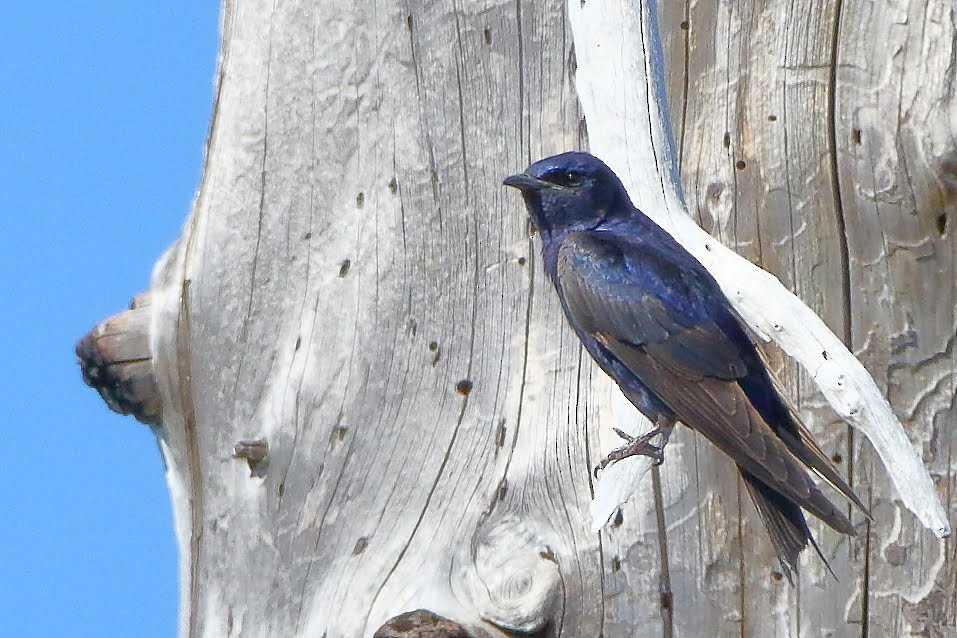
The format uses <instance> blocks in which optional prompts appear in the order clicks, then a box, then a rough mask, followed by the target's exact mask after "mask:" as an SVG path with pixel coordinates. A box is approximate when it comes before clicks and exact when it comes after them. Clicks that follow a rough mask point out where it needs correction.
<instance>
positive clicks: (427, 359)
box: [104, 0, 957, 638]
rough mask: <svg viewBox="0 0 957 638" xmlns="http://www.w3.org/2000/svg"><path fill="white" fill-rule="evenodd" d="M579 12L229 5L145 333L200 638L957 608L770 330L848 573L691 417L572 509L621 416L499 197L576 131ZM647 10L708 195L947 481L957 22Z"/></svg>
mask: <svg viewBox="0 0 957 638" xmlns="http://www.w3.org/2000/svg"><path fill="white" fill-rule="evenodd" d="M589 2H591V0H589ZM589 7H590V5H589ZM638 7H639V5H638V4H635V5H634V7H633V8H638ZM584 8H585V7H582V6H581V4H580V3H579V2H578V0H572V2H571V3H570V4H569V5H566V4H565V3H564V1H563V0H547V1H545V2H541V3H508V4H505V3H501V2H495V1H492V0H476V1H475V2H470V3H461V2H456V1H454V0H439V1H436V2H428V3H424V2H412V3H407V4H405V5H402V6H399V5H395V4H392V5H389V4H386V5H380V4H378V3H373V2H367V1H365V0H358V1H356V0H350V1H346V0H333V1H330V2H314V1H310V0H290V1H288V2H284V3H279V4H274V3H268V2H265V1H264V0H229V1H227V2H226V3H225V6H224V15H223V43H222V53H221V60H220V69H219V77H218V81H217V102H216V108H215V113H214V120H213V124H212V127H211V131H210V137H209V140H208V149H207V162H206V167H205V171H204V175H203V180H202V183H201V186H200V190H199V193H198V195H197V199H196V202H195V205H194V209H193V212H192V214H191V216H190V219H189V221H188V223H187V226H186V229H185V231H184V234H183V237H182V238H181V239H180V240H179V241H178V242H177V244H176V245H174V246H173V248H172V249H171V250H170V251H169V252H168V253H167V255H166V256H165V257H164V258H163V260H162V261H161V263H160V264H159V265H158V266H157V268H156V269H155V273H154V279H153V282H152V287H151V295H152V296H151V299H152V301H151V307H150V315H151V321H150V325H152V326H153V327H154V332H153V333H152V334H150V335H149V342H148V346H149V347H148V348H146V345H147V341H146V340H145V337H144V338H142V339H141V340H140V342H139V344H140V345H139V346H137V352H138V353H139V354H143V353H144V352H145V353H147V354H148V358H151V359H150V360H151V365H152V368H153V371H154V372H155V379H156V381H155V382H156V384H157V388H158V391H159V393H160V396H161V397H162V408H163V427H162V428H161V429H157V433H158V436H159V438H160V444H161V449H162V450H163V453H164V457H165V459H166V461H167V467H168V478H169V482H170V489H171V492H172V495H173V504H174V513H175V517H176V528H177V535H178V537H179V542H180V546H181V570H180V573H181V583H180V584H181V625H180V627H181V635H182V636H199V635H208V636H242V635H254V636H259V635H283V636H300V635H301V636H306V635H308V636H313V635H315V636H322V635H325V636H327V637H328V638H334V637H338V636H348V637H352V636H371V635H374V634H375V635H401V634H400V633H398V634H397V633H396V632H401V631H404V630H405V629H404V628H405V627H406V625H405V624H404V623H405V621H406V620H410V619H411V618H412V617H413V616H414V617H415V618H416V619H418V620H416V621H415V622H420V624H422V625H423V626H424V625H428V624H430V623H431V626H433V627H434V628H435V629H436V630H437V631H445V632H446V633H444V634H442V633H439V634H438V635H449V636H453V635H456V633H455V632H456V631H459V630H460V629H461V630H462V631H463V632H464V631H465V630H467V631H468V632H469V633H472V634H474V635H482V636H504V635H512V634H514V633H516V632H525V633H530V632H534V634H535V635H548V636H568V637H571V636H600V635H601V636H606V637H609V638H611V637H615V636H658V635H666V636H670V635H673V634H674V635H682V636H701V635H709V636H711V635H715V636H725V635H729V636H730V635H735V636H737V635H754V636H765V635H778V636H783V635H788V636H791V635H793V636H798V635H810V634H814V635H817V634H822V635H829V632H830V634H831V635H856V634H858V633H862V634H867V633H868V632H869V634H870V635H878V634H881V633H887V634H888V635H910V634H912V633H916V634H919V632H924V633H925V634H926V635H930V636H938V635H941V636H943V635H949V633H948V632H951V633H953V631H955V625H957V623H955V620H954V614H955V609H954V607H955V605H954V602H953V601H954V596H955V593H954V592H955V587H957V586H955V584H954V578H955V571H954V570H955V567H954V565H955V563H957V557H955V555H954V552H955V550H954V546H955V545H954V544H953V543H950V544H946V543H944V542H943V541H938V540H936V539H935V538H934V537H933V536H932V535H931V534H929V533H928V532H924V531H922V528H921V527H920V525H919V524H918V523H916V522H915V521H914V520H913V519H912V517H911V515H910V513H909V512H907V511H906V510H904V509H903V508H902V507H901V506H900V504H899V503H896V502H895V501H894V499H895V492H894V491H893V487H892V486H891V485H889V484H888V483H887V481H886V479H884V478H883V471H882V470H881V469H880V467H879V463H878V462H877V461H872V460H871V459H870V456H869V454H870V453H869V451H868V446H867V445H866V444H864V443H862V442H861V440H860V439H861V438H862V437H859V436H858V437H854V438H853V440H852V439H851V438H850V437H849V436H848V433H847V430H846V429H845V428H844V426H842V425H840V421H839V420H838V419H837V418H836V417H834V416H833V415H832V413H831V412H830V410H829V409H827V408H826V404H825V402H824V401H823V399H821V398H820V396H819V395H818V394H817V393H816V392H814V391H813V390H812V388H813V387H814V386H813V384H812V383H811V381H810V379H809V378H808V377H807V376H806V375H804V374H803V373H800V372H798V371H797V369H796V367H794V366H791V365H790V364H785V362H784V359H783V358H782V357H780V356H779V355H776V354H774V353H772V356H773V357H775V361H776V362H777V363H778V365H780V366H781V368H782V374H783V376H784V377H785V379H786V381H787V383H788V388H789V392H790V393H791V395H792V396H795V397H798V398H800V399H801V408H802V413H803V414H804V416H805V418H806V419H807V420H808V422H809V424H810V425H811V426H812V428H813V429H814V430H815V432H816V433H818V434H819V435H822V436H821V440H822V441H823V444H824V447H825V449H827V450H828V451H829V452H832V453H834V454H836V455H839V457H840V459H841V461H840V462H841V464H842V465H846V466H847V467H848V471H849V473H850V474H851V476H852V477H853V480H854V484H855V486H856V487H857V489H858V490H859V491H860V492H861V493H862V495H867V497H868V500H869V501H870V502H871V503H872V504H873V505H874V513H875V519H876V522H875V523H874V524H873V525H872V526H871V527H870V528H869V529H868V530H865V532H866V533H865V534H864V535H862V536H861V537H860V538H859V539H858V540H855V541H853V542H852V543H848V542H847V541H846V540H842V539H839V538H837V537H836V535H834V534H832V533H830V532H828V531H822V532H820V534H819V537H820V539H821V546H822V549H823V551H824V552H825V554H826V555H827V556H828V558H829V560H830V561H831V563H832V565H833V566H834V568H835V571H836V572H837V574H838V576H839V578H840V581H839V582H835V581H834V580H833V579H830V577H828V576H826V574H825V572H824V570H823V569H822V567H821V565H820V563H819V562H817V559H816V558H815V557H814V556H807V559H806V561H805V563H804V565H803V567H802V576H801V579H800V582H799V585H798V587H797V588H794V589H791V588H789V587H788V586H787V584H786V581H783V580H782V579H781V578H780V574H777V572H776V564H775V562H774V558H773V553H772V551H771V549H770V546H769V544H768V543H767V541H766V539H765V535H764V532H763V530H762V529H761V526H760V523H759V522H758V520H757V518H756V514H755V513H754V511H753V508H752V507H751V505H749V504H748V503H749V501H748V499H747V495H746V494H744V493H742V490H741V486H740V485H739V484H738V482H737V480H736V478H734V476H735V475H734V473H733V472H732V471H731V470H732V468H731V466H730V463H729V462H727V461H726V460H725V459H723V458H722V457H720V456H719V455H717V454H716V453H715V452H714V451H713V450H712V449H711V448H710V446H708V445H707V444H706V443H705V442H704V441H702V440H701V439H700V438H699V437H696V436H693V435H692V434H690V433H688V432H687V431H681V430H679V431H678V432H677V433H676V434H675V437H674V438H673V440H672V442H671V443H670V444H669V448H668V461H667V463H666V464H665V466H663V467H662V468H661V470H662V472H661V473H660V474H659V473H657V472H656V473H655V474H654V476H653V477H652V480H651V481H648V480H646V481H645V483H644V484H643V485H642V489H640V490H639V491H638V492H637V493H636V494H635V495H634V496H633V497H632V499H631V500H630V501H629V502H628V503H626V504H625V505H624V506H623V507H622V508H621V511H620V512H619V514H618V515H617V516H616V517H614V518H613V520H612V522H611V523H610V524H609V525H608V526H607V527H606V528H605V529H604V531H603V532H602V533H601V534H600V535H599V534H595V533H593V532H592V531H591V526H592V521H591V520H589V501H590V499H591V493H592V484H591V473H590V469H591V467H593V466H594V464H595V463H596V462H597V460H598V459H599V458H600V457H601V456H602V450H605V449H608V448H609V447H610V446H611V445H612V443H613V441H614V434H613V433H611V431H610V428H609V427H608V426H609V425H611V424H613V423H620V422H621V419H623V418H626V419H628V418H632V417H631V416H628V415H629V410H630V408H623V407H622V405H621V399H620V395H619V394H617V393H616V392H614V391H613V388H612V386H611V383H610V382H609V381H608V379H607V378H606V377H605V376H604V375H603V374H602V373H601V372H600V371H599V370H597V368H595V367H594V366H593V365H592V364H591V362H590V361H589V360H588V359H587V356H585V355H583V353H582V351H581V349H580V347H579V345H578V342H577V341H576V340H575V338H574V336H573V335H572V333H571V332H570V331H569V330H568V328H567V327H566V326H565V324H564V322H563V319H562V317H561V312H560V308H559V306H558V303H557V300H556V299H555V296H554V295H553V294H551V290H550V288H549V287H548V286H547V285H546V283H547V282H546V281H545V280H544V277H543V275H542V272H541V267H540V264H539V263H538V262H539V259H538V254H537V250H538V246H537V243H536V240H535V239H534V238H530V237H529V235H528V232H527V230H528V229H527V225H526V222H525V220H524V215H523V212H522V211H521V206H520V204H519V202H518V200H517V198H514V197H509V195H508V194H506V193H505V192H503V191H502V189H501V188H500V180H501V178H502V176H504V175H505V174H508V173H510V172H515V171H516V170H520V169H522V168H524V166H525V165H526V164H527V163H528V162H529V161H531V160H533V159H536V158H538V157H540V156H543V155H546V154H550V153H553V152H557V151H561V150H567V149H570V148H576V147H578V146H579V145H580V144H581V141H582V139H583V130H582V126H581V124H582V122H581V118H582V113H581V111H580V110H579V106H578V101H577V96H576V93H575V89H576V84H575V79H576V78H575V70H574V69H575V61H576V54H575V52H574V51H573V47H572V44H571V43H572V40H571V33H570V31H569V25H568V24H567V21H568V16H567V15H566V13H570V12H573V11H576V10H584ZM660 11H661V24H662V28H664V29H666V30H667V35H666V37H665V38H664V43H665V50H666V52H668V54H669V55H670V56H671V57H670V67H669V70H667V74H666V77H667V78H668V87H669V90H670V91H671V97H672V101H673V103H674V105H675V108H673V110H672V112H671V117H672V125H673V128H674V130H675V131H676V132H677V133H678V134H679V140H680V148H679V158H680V160H681V170H682V180H683V184H684V191H685V195H686V196H687V201H688V204H689V206H690V208H691V210H692V211H694V212H695V213H696V214H697V217H698V218H699V219H700V221H701V222H702V223H703V224H704V226H705V228H707V229H708V230H709V231H711V232H712V233H713V234H714V235H715V236H716V237H718V238H719V239H721V240H722V241H723V242H725V243H727V244H728V245H730V246H732V247H734V248H736V249H737V250H738V251H739V252H741V253H742V254H744V255H745V256H747V257H748V258H750V259H752V260H753V261H756V262H758V263H759V264H761V265H762V266H764V267H766V268H768V269H769V270H770V271H772V272H773V273H775V274H776V275H777V276H778V277H779V278H780V279H781V280H782V281H783V282H784V283H785V284H786V285H787V286H789V287H790V288H791V289H792V290H794V291H795V292H796V293H797V294H798V295H800V296H801V297H802V298H803V299H804V301H805V302H807V303H808V304H809V305H810V306H811V307H812V308H814V309H815V310H816V311H818V312H819V313H820V314H821V315H822V316H823V317H824V318H825V320H826V321H827V323H828V325H829V326H830V327H831V328H832V329H833V330H835V331H836V332H837V333H838V334H840V335H842V336H843V337H845V338H849V339H850V340H851V342H852V343H853V345H854V347H855V348H856V349H857V350H858V351H859V352H860V353H862V356H863V357H864V360H865V362H866V363H867V364H868V366H869V368H870V369H871V371H872V372H876V373H877V375H878V378H879V379H880V380H881V383H882V384H883V385H884V386H885V387H886V389H887V391H888V393H889V394H890V397H891V399H892V402H893V405H894V407H895V409H896V410H897V413H898V415H899V416H901V417H902V418H903V419H904V421H905V422H906V423H907V425H908V426H909V427H910V428H911V433H912V436H913V437H914V441H915V442H916V443H918V444H919V445H920V446H921V447H922V451H923V452H924V457H925V460H927V461H928V462H929V463H930V464H931V467H932V469H933V471H934V472H935V474H936V476H937V477H938V478H939V480H940V482H939V489H940V491H941V494H942V496H944V497H945V500H948V499H949V495H950V494H951V493H952V490H953V489H954V480H955V479H954V473H953V461H952V456H953V455H952V450H953V445H954V436H955V435H954V434H953V432H952V431H951V430H948V429H947V428H946V425H947V424H948V423H949V422H950V420H951V418H952V416H953V410H954V406H953V404H952V401H953V396H954V386H955V383H957V382H955V380H954V360H953V352H952V350H953V347H952V346H953V340H954V332H955V325H957V321H955V318H954V304H955V300H954V299H953V296H954V293H953V290H952V288H953V286H952V281H953V278H954V272H953V270H954V248H953V240H952V237H951V236H950V234H949V233H948V232H947V230H948V229H947V225H948V219H949V218H948V217H947V216H948V215H950V216H952V215H953V213H954V212H955V210H954V198H955V190H957V189H955V187H957V181H955V177H954V175H953V173H954V170H953V165H954V163H955V162H954V160H953V159H952V158H953V155H952V154H953V153H954V144H953V137H952V133H953V127H954V124H953V122H952V121H951V120H949V119H948V117H952V115H950V114H952V113H953V112H954V105H953V103H952V101H953V99H954V96H953V81H952V80H953V75H954V56H953V51H954V48H953V47H954V12H953V8H952V7H950V6H948V5H947V4H946V3H945V2H944V0H927V2H923V3H921V2H917V1H916V0H915V1H913V2H911V3H910V4H909V5H907V9H906V10H904V11H897V12H893V11H890V12H888V11H884V8H880V7H875V6H873V4H872V3H869V2H863V1H860V2H858V1H857V0H843V1H842V2H835V3H829V4H828V5H826V6H821V5H819V4H814V3H808V2H797V3H792V4H791V5H788V6H784V5H782V4H781V3H769V2H758V1H746V2H743V3H741V2H739V3H731V2H728V1H726V0H718V1H717V2H714V3H687V2H684V3H682V2H673V3H670V2H669V3H662V5H661V7H660ZM905 18H906V19H905ZM675 29H677V31H675ZM886 42H892V43H894V46H884V45H883V43H886ZM593 44H600V41H596V42H593ZM580 55H581V51H579V56H580ZM676 56H677V57H676ZM679 68H681V69H682V70H680V71H679V70H678V69H679ZM684 69H687V73H685V71H684ZM938 77H939V78H941V81H939V82H934V81H933V78H938ZM945 80H946V81H945ZM580 86H581V83H580V82H579V88H580ZM888 87H893V88H894V90H888ZM629 88H630V87H629ZM608 89H616V87H614V86H612V87H607V86H606V87H605V90H608ZM679 93H680V97H679ZM584 99H585V98H583V100H584ZM679 106H680V108H679ZM646 110H647V109H646ZM639 113H641V114H643V115H644V114H645V112H644V111H639ZM632 115H633V114H632ZM649 122H650V120H649ZM888 122H893V123H896V124H895V128H894V130H893V131H891V130H889V129H888V126H887V123H888ZM948 122H950V128H949V129H948V128H947V126H948ZM590 124H591V125H592V128H593V130H594V131H595V132H597V131H598V130H599V128H600V127H601V126H609V125H611V126H614V125H615V123H614V122H611V123H609V122H591V123H590ZM661 133H662V131H656V133H655V135H659V137H658V138H657V139H658V140H659V141H660V139H661V138H660V134H661ZM635 143H636V144H647V143H648V139H643V140H638V141H636V142H635ZM639 172H641V171H639ZM648 173H649V174H648V179H650V178H651V177H652V176H654V177H657V174H655V175H652V174H651V172H650V171H648ZM666 181H667V180H664V179H663V180H662V182H661V188H662V191H664V190H665V189H666V188H667V185H666V183H665V182H666ZM679 200H680V196H679V193H677V192H671V193H670V194H668V195H666V196H664V202H665V205H666V206H671V205H674V206H675V210H674V211H673V212H674V213H675V214H684V206H683V205H679V204H680V201H679ZM668 210H671V209H670V208H669V209H668ZM911 211H916V214H911ZM929 298H932V299H933V300H934V302H933V303H931V302H930V301H929V300H928V299H929ZM142 325H144V326H145V325H146V323H145V322H144V323H143V324H142ZM142 334H144V335H145V333H142ZM104 343H106V341H104ZM123 347H126V346H123ZM111 396H112V395H111ZM156 414H158V409H157V411H156ZM623 415H625V416H623ZM616 469H617V468H611V469H610V470H609V474H610V473H611V471H612V470H616ZM625 470H627V468H623V469H622V470H621V471H622V472H624V471H625ZM948 505H949V506H951V507H953V506H952V505H951V504H950V503H949V501H948ZM951 516H953V515H952V514H951ZM410 610H428V613H421V612H415V613H413V614H403V612H409V611H410ZM416 614H418V615H416ZM436 614H437V615H438V616H435V615H436ZM439 616H441V618H440V617H439ZM390 619H391V620H390ZM397 619H398V620H397ZM446 619H447V620H446ZM409 626H410V627H411V625H409ZM885 628H886V632H885ZM412 631H415V630H414V629H413V630H412ZM382 632H386V633H382ZM388 632H393V633H388ZM411 635H415V634H414V633H413V634H411ZM420 635H421V634H420Z"/></svg>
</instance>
